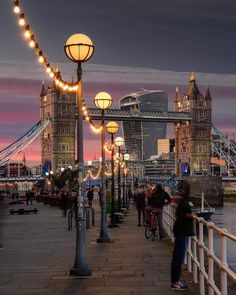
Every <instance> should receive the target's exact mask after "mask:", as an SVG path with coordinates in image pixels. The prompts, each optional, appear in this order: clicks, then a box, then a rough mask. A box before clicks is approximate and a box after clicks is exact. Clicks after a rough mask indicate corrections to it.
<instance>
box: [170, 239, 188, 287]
mask: <svg viewBox="0 0 236 295" xmlns="http://www.w3.org/2000/svg"><path fill="white" fill-rule="evenodd" d="M187 245H188V237H187V236H177V237H176V238H175V244H174V252H173V256H172V262H171V283H177V282H178V281H179V280H180V274H181V268H182V264H183V262H184V257H185V253H186V249H187Z"/></svg>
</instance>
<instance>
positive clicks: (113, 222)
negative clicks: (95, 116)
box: [106, 121, 119, 227]
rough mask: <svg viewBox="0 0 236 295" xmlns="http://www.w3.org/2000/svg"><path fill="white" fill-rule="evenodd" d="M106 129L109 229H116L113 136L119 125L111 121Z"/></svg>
mask: <svg viewBox="0 0 236 295" xmlns="http://www.w3.org/2000/svg"><path fill="white" fill-rule="evenodd" d="M106 129H107V132H108V133H109V134H111V220H110V224H109V227H118V225H117V224H116V219H115V175H114V134H116V133H117V132H118V130H119V125H118V124H117V123H116V122H113V121H111V122H109V123H107V126H106Z"/></svg>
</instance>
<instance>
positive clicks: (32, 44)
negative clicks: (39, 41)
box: [29, 39, 36, 48]
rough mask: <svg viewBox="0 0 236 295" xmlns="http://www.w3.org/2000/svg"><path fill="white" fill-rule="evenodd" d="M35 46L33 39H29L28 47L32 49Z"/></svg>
mask: <svg viewBox="0 0 236 295" xmlns="http://www.w3.org/2000/svg"><path fill="white" fill-rule="evenodd" d="M35 45H36V43H35V41H34V39H31V40H30V43H29V46H30V47H31V48H34V47H35Z"/></svg>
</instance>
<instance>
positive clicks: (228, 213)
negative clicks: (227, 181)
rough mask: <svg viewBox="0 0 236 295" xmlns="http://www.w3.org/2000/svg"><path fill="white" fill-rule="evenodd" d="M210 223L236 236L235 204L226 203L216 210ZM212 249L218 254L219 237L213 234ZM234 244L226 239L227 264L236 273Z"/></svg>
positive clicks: (235, 247)
mask: <svg viewBox="0 0 236 295" xmlns="http://www.w3.org/2000/svg"><path fill="white" fill-rule="evenodd" d="M211 221H212V222H213V223H214V224H215V225H217V226H219V227H221V228H225V229H227V230H228V231H229V232H230V233H232V234H234V235H236V203H230V202H227V203H225V204H224V207H222V208H216V212H215V214H213V215H212V217H211ZM214 249H215V250H216V253H217V254H219V253H220V237H219V235H217V234H214ZM235 253H236V242H231V241H230V240H229V239H227V258H228V264H229V265H230V266H231V267H232V268H233V270H234V271H235V272H236V255H235Z"/></svg>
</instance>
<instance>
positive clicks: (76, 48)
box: [64, 34, 94, 276]
mask: <svg viewBox="0 0 236 295" xmlns="http://www.w3.org/2000/svg"><path fill="white" fill-rule="evenodd" d="M64 51H65V54H66V56H67V57H68V58H69V59H70V60H71V61H73V62H75V63H77V82H78V85H77V86H78V89H77V108H78V115H77V160H78V166H77V167H78V175H79V176H78V194H77V210H78V216H77V218H78V220H77V224H78V226H77V228H76V253H75V262H74V266H73V268H72V269H70V275H79V276H90V275H91V270H90V269H89V266H88V262H87V253H86V245H85V243H86V242H85V231H86V229H85V214H84V191H83V189H82V188H83V187H82V186H83V176H84V160H83V114H82V67H81V63H83V62H86V61H88V60H89V59H90V58H91V57H92V55H93V53H94V46H93V43H92V41H91V39H90V38H89V37H88V36H86V35H84V34H74V35H72V36H70V37H69V39H68V40H67V42H66V45H65V46H64Z"/></svg>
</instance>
